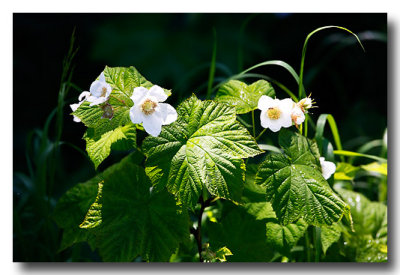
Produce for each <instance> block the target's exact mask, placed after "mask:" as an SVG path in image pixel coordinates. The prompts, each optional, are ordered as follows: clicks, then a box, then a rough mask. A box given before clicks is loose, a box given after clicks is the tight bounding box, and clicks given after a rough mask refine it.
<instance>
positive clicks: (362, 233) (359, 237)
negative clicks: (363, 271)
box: [337, 189, 387, 262]
mask: <svg viewBox="0 0 400 275" xmlns="http://www.w3.org/2000/svg"><path fill="white" fill-rule="evenodd" d="M337 191H338V193H339V194H340V195H341V196H342V197H343V198H344V199H345V200H346V201H347V203H348V204H349V205H350V210H351V215H352V217H353V224H354V232H352V231H351V230H349V229H347V233H346V234H343V236H344V240H345V242H346V244H347V246H346V248H347V250H346V253H345V254H346V255H353V259H354V260H355V261H357V262H385V261H387V207H386V205H384V204H383V203H380V202H372V201H370V200H369V199H367V198H366V197H365V196H364V195H362V194H360V193H357V192H354V191H350V190H345V189H338V190H337Z"/></svg>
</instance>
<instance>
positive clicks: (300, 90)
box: [299, 26, 365, 98]
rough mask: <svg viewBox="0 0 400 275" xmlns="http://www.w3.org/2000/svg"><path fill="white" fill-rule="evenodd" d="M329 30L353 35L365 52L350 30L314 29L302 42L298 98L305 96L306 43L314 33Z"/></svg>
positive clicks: (327, 27) (338, 27) (326, 27)
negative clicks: (343, 31)
mask: <svg viewBox="0 0 400 275" xmlns="http://www.w3.org/2000/svg"><path fill="white" fill-rule="evenodd" d="M329 28H337V29H341V30H345V31H347V32H349V33H351V34H352V35H354V37H355V38H356V39H357V41H358V43H359V44H360V45H361V48H362V49H363V50H364V52H365V49H364V46H363V45H362V43H361V41H360V39H359V38H358V36H357V35H356V34H354V33H353V32H352V31H350V30H348V29H346V28H343V27H340V26H324V27H321V28H318V29H315V30H314V31H312V32H310V33H309V34H308V35H307V37H306V40H305V41H304V45H303V51H302V53H301V62H300V75H299V98H303V97H305V96H306V93H305V91H304V87H303V73H304V60H305V58H306V50H307V43H308V40H309V39H310V38H311V36H312V35H313V34H314V33H317V32H319V31H322V30H325V29H329Z"/></svg>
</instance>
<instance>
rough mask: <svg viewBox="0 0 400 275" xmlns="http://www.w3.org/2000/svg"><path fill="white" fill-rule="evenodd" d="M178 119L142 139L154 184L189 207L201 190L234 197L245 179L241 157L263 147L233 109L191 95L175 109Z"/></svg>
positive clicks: (193, 204)
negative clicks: (239, 120)
mask: <svg viewBox="0 0 400 275" xmlns="http://www.w3.org/2000/svg"><path fill="white" fill-rule="evenodd" d="M177 112H178V120H177V121H176V122H175V123H173V124H171V125H167V126H165V127H163V130H162V132H161V134H160V135H159V136H158V137H150V136H149V137H147V138H146V139H145V140H144V142H143V150H144V153H145V155H146V156H147V160H146V173H147V175H148V176H149V177H150V179H151V181H152V182H153V183H154V184H155V185H156V186H157V188H163V187H165V186H166V187H167V189H168V190H169V191H170V192H172V193H174V194H176V195H177V197H178V198H179V200H180V201H181V202H182V203H183V204H185V205H187V206H189V207H194V206H195V205H196V203H197V201H198V198H199V196H200V195H201V194H202V191H203V188H206V189H207V190H208V191H209V192H210V193H211V194H212V195H213V196H216V197H221V198H225V199H229V200H233V201H239V200H240V197H241V192H242V188H243V182H244V173H245V167H244V162H243V160H242V158H248V157H252V156H255V155H258V154H260V153H261V152H262V151H261V150H260V149H259V148H258V146H257V143H256V142H255V140H254V139H253V137H252V136H251V135H250V134H249V132H248V131H247V130H246V129H245V128H244V127H243V126H242V125H241V124H240V123H239V122H237V121H236V114H235V110H234V108H232V107H229V106H227V105H225V104H222V103H215V102H213V101H200V100H198V99H197V98H196V97H195V96H194V95H193V96H192V97H191V98H190V99H188V100H186V101H185V102H183V103H182V104H181V105H179V107H178V108H177Z"/></svg>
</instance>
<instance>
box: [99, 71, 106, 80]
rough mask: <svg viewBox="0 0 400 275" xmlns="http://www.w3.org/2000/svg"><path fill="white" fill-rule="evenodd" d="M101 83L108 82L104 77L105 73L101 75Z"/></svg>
mask: <svg viewBox="0 0 400 275" xmlns="http://www.w3.org/2000/svg"><path fill="white" fill-rule="evenodd" d="M99 81H101V82H106V77H105V76H104V72H102V73H101V74H100V77H99Z"/></svg>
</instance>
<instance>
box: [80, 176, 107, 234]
mask: <svg viewBox="0 0 400 275" xmlns="http://www.w3.org/2000/svg"><path fill="white" fill-rule="evenodd" d="M103 183H104V181H101V182H99V183H98V190H97V196H96V200H95V201H94V203H92V205H90V207H89V210H88V212H87V213H86V216H85V219H84V220H83V222H82V223H81V224H80V225H79V227H80V228H86V229H87V228H95V227H97V226H99V225H100V224H101V222H102V216H101V208H102V206H103V204H102V195H103Z"/></svg>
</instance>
